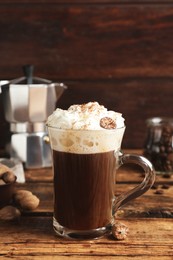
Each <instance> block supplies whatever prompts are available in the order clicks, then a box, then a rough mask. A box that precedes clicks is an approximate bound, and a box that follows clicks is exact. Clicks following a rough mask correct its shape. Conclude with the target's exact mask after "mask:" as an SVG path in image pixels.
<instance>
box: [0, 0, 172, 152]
mask: <svg viewBox="0 0 173 260" xmlns="http://www.w3.org/2000/svg"><path fill="white" fill-rule="evenodd" d="M24 64H33V65H34V66H35V75H36V76H39V77H43V78H48V79H52V80H53V81H62V82H64V83H66V84H67V85H68V90H67V91H66V92H65V93H64V95H63V96H62V97H61V99H60V100H59V102H58V106H59V107H62V108H67V107H68V106H70V105H71V104H72V103H83V102H87V101H95V100H97V101H98V102H100V103H102V104H104V105H105V106H107V107H108V108H109V109H113V110H116V111H120V112H122V113H123V115H124V117H125V119H126V125H127V129H126V133H125V137H124V141H123V148H142V147H143V144H144V140H145V135H146V124H145V121H146V119H147V118H148V117H153V116H169V117H173V4H172V1H171V0H167V1H165V0H160V1H156V0H143V1H142V0H134V1H130V0H121V1H116V0H81V1H80V0H64V1H60V0H54V1H51V0H18V1H15V0H4V1H2V0H0V79H1V80H2V79H13V78H17V77H20V76H21V75H22V69H21V68H22V66H23V65H24ZM0 125H1V127H0V147H1V148H2V147H4V145H5V143H6V141H7V140H8V139H9V133H8V124H7V123H6V122H5V120H4V116H3V111H2V100H1V97H0Z"/></svg>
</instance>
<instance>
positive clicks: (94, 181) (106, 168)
mask: <svg viewBox="0 0 173 260" xmlns="http://www.w3.org/2000/svg"><path fill="white" fill-rule="evenodd" d="M53 161H54V196H55V197H54V217H55V219H56V221H57V222H58V223H59V224H60V225H62V226H64V227H66V228H69V229H75V230H89V229H96V228H100V227H104V226H106V225H108V224H110V222H111V218H112V204H113V198H114V184H115V181H113V180H115V164H116V160H115V157H114V151H110V152H105V153H97V154H74V153H66V152H58V151H55V150H53Z"/></svg>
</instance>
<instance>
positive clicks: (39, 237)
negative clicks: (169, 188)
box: [0, 217, 173, 259]
mask: <svg viewBox="0 0 173 260" xmlns="http://www.w3.org/2000/svg"><path fill="white" fill-rule="evenodd" d="M122 221H123V223H125V224H126V225H128V227H129V230H130V233H129V235H128V238H127V239H126V240H124V241H115V240H114V239H113V238H112V237H104V238H102V239H99V240H94V241H78V243H76V242H75V241H69V240H61V239H58V238H57V237H56V236H55V234H54V232H53V229H52V218H50V217H47V218H34V217H32V218H28V217H24V218H22V219H21V221H20V223H19V224H17V223H11V224H9V223H8V224H6V223H3V225H2V223H0V233H1V234H4V235H3V236H2V238H1V240H0V252H1V253H0V255H1V256H2V257H10V256H11V257H13V258H15V257H16V258H17V257H18V259H20V258H21V257H25V256H26V257H27V256H30V257H31V256H35V257H39V256H40V257H41V256H42V257H43V258H42V259H44V258H47V256H48V257H51V256H52V257H55V256H57V257H58V256H61V257H62V259H63V256H64V257H65V256H69V257H70V258H71V256H73V257H75V256H76V257H81V256H84V257H85V258H84V259H87V257H88V258H89V259H90V258H91V257H95V256H97V257H98V259H105V257H113V256H114V257H121V258H120V259H122V257H124V258H123V259H127V258H126V257H129V256H131V257H132V256H136V257H137V259H141V258H142V257H145V258H142V259H146V257H147V256H148V257H150V258H149V259H155V258H151V257H156V256H157V257H158V259H159V258H161V259H162V257H167V259H171V258H168V257H170V256H173V247H172V239H173V236H172V232H171V231H172V230H173V222H172V220H165V219H162V220H158V219H141V220H136V221H135V222H134V220H130V219H129V220H122ZM141 227H142V228H141ZM16 230H17V231H18V232H17V233H16ZM168 231H169V232H168ZM140 257H141V258H140ZM32 259H33V258H32ZM48 259H50V258H48ZM58 259H59V258H58ZM60 259H61V258H60ZM106 259H109V258H106ZM118 259H119V258H118ZM163 259H166V258H163Z"/></svg>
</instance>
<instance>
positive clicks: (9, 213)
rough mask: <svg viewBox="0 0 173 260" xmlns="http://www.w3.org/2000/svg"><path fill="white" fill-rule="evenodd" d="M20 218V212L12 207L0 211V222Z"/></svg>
mask: <svg viewBox="0 0 173 260" xmlns="http://www.w3.org/2000/svg"><path fill="white" fill-rule="evenodd" d="M20 216H21V213H20V210H19V209H17V208H15V207H13V206H6V207H4V208H2V209H0V220H15V219H18V218H19V217H20Z"/></svg>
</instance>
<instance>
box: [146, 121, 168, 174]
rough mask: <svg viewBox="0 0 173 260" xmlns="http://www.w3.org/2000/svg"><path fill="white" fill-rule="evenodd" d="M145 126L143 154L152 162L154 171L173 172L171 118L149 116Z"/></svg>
mask: <svg viewBox="0 0 173 260" xmlns="http://www.w3.org/2000/svg"><path fill="white" fill-rule="evenodd" d="M147 128H148V134H147V139H146V143H145V148H144V156H145V157H146V158H148V159H149V160H150V161H151V162H152V164H153V166H154V168H155V170H156V172H158V173H159V172H160V173H162V172H163V173H169V174H171V173H173V118H165V117H153V118H150V119H148V120H147Z"/></svg>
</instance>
